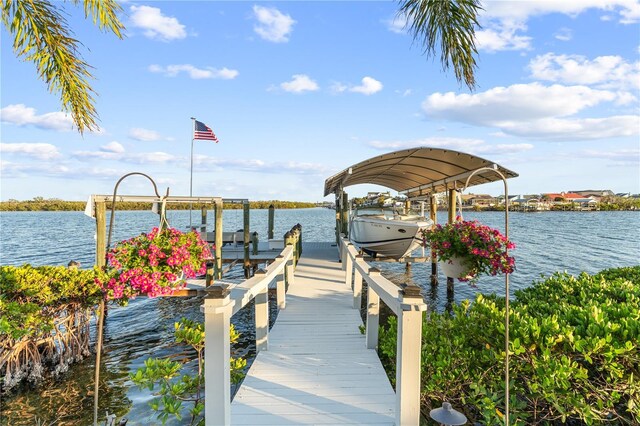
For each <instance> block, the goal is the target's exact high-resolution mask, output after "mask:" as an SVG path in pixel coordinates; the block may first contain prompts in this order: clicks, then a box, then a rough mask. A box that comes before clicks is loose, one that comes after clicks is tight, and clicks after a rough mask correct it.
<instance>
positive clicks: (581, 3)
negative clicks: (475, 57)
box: [482, 0, 640, 24]
mask: <svg viewBox="0 0 640 426" xmlns="http://www.w3.org/2000/svg"><path fill="white" fill-rule="evenodd" d="M483 7H484V9H485V11H484V12H483V13H482V15H483V16H486V17H489V18H495V19H500V20H517V21H520V22H524V21H526V20H528V19H529V18H531V17H534V16H542V15H547V14H550V13H562V14H565V15H569V16H577V15H579V14H580V13H582V12H584V11H586V10H588V9H598V10H601V11H604V12H607V13H611V12H617V13H618V15H619V22H620V23H622V24H631V23H634V22H638V20H640V3H638V1H637V0H564V1H517V2H513V1H510V2H507V1H485V2H483Z"/></svg>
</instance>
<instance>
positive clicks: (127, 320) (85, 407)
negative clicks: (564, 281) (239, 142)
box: [0, 208, 640, 425]
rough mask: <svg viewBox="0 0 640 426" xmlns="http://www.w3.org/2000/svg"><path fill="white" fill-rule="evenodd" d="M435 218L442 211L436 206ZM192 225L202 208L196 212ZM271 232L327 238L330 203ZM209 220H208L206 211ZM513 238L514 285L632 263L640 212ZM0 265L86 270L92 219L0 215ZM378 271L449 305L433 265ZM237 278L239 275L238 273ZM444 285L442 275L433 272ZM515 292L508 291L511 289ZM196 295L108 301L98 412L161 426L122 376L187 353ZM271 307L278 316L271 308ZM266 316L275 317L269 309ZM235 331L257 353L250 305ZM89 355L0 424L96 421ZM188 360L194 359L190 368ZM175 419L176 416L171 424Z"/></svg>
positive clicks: (22, 392) (530, 217) (528, 220)
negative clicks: (178, 340)
mask: <svg viewBox="0 0 640 426" xmlns="http://www.w3.org/2000/svg"><path fill="white" fill-rule="evenodd" d="M438 216H439V219H441V221H443V220H445V218H446V214H445V213H444V212H439V213H438ZM267 217H268V212H267V210H253V211H251V230H252V231H257V232H258V233H259V235H260V238H261V239H264V238H265V236H266V233H267ZM464 218H465V219H467V220H470V219H478V220H479V221H481V222H482V223H484V224H487V225H489V226H491V227H496V228H498V229H500V230H502V231H503V230H504V213H499V212H480V213H472V212H468V213H465V214H464ZM168 219H169V222H170V223H171V225H172V226H175V227H177V228H181V229H185V228H186V227H187V226H188V225H189V212H188V211H175V212H173V211H170V212H168ZM193 219H194V223H195V222H198V221H199V219H200V212H194V213H193ZM275 219H276V220H275V235H276V236H282V235H284V233H285V232H286V231H288V230H289V229H290V228H291V227H292V226H293V225H295V224H296V223H300V224H301V225H302V227H303V240H304V241H310V242H312V241H315V242H322V241H333V240H334V238H335V237H334V226H335V211H333V210H328V209H322V208H317V209H300V210H278V211H276V216H275ZM208 222H209V223H213V213H212V212H209V216H208ZM157 224H158V216H157V215H155V214H154V213H152V212H144V211H137V212H117V213H116V217H115V227H114V236H113V240H114V241H118V240H121V239H124V238H129V237H131V236H134V235H137V234H139V233H140V232H145V231H148V230H149V229H150V228H151V227H153V226H157ZM509 226H510V229H509V234H510V238H511V239H512V240H513V241H514V242H515V243H516V245H517V248H516V250H514V251H513V252H512V253H511V254H513V255H514V256H515V257H516V265H517V270H516V272H515V273H514V274H513V275H512V276H511V280H510V284H511V289H512V291H515V290H517V289H520V288H524V287H527V286H529V285H531V283H532V282H533V281H535V280H538V279H540V277H541V276H549V275H551V274H552V273H554V272H556V271H567V272H569V273H573V274H578V273H580V272H582V271H585V272H588V273H595V272H598V271H600V270H602V269H605V268H610V267H618V266H631V265H636V264H638V263H640V262H639V259H640V213H638V212H544V213H511V214H510V224H509ZM241 228H242V211H241V210H233V211H231V210H227V211H225V212H224V230H225V231H235V230H237V229H241ZM0 235H1V236H2V238H1V239H0V264H2V265H20V264H23V263H30V264H32V265H66V264H67V263H68V262H69V261H70V260H72V259H73V260H77V261H80V262H81V264H82V267H90V266H91V265H92V264H93V262H94V259H95V239H94V235H95V221H94V220H93V219H91V218H88V217H86V216H84V215H83V214H82V213H79V212H15V213H14V212H1V213H0ZM376 265H377V266H379V267H380V268H381V269H383V274H384V275H385V276H387V277H388V278H389V279H391V280H392V281H394V282H396V283H402V282H413V283H415V284H417V285H420V286H421V287H423V288H424V294H425V296H427V301H428V303H429V304H430V305H431V307H432V308H434V309H439V310H441V309H444V307H445V305H446V303H447V297H446V285H439V286H438V287H437V288H436V289H435V290H434V291H432V289H431V286H430V285H429V275H430V271H431V265H430V264H415V265H413V267H412V270H411V271H410V272H409V273H407V272H406V271H405V267H404V265H403V264H391V263H378V264H376ZM235 274H236V275H239V274H241V272H239V271H237V272H235ZM440 279H441V282H443V281H444V277H440ZM478 291H481V292H484V293H492V292H495V293H497V294H500V295H503V294H504V278H502V277H482V278H481V279H480V281H479V283H478V287H477V288H472V287H470V286H469V285H467V284H463V283H456V286H455V300H456V301H459V300H462V299H468V298H473V297H474V294H475V293H476V292H478ZM512 294H513V293H512ZM200 304H201V300H200V299H199V298H172V299H146V298H140V299H136V300H134V301H133V302H132V303H131V304H130V305H129V306H127V307H125V308H120V307H113V308H111V309H110V311H109V316H108V319H107V321H106V326H105V338H104V339H105V340H104V342H105V346H104V348H105V353H104V356H103V361H102V362H103V364H102V366H101V382H102V385H101V391H100V414H101V416H104V412H105V411H109V412H110V413H116V414H117V415H118V417H119V418H120V417H122V416H125V415H126V416H127V417H128V418H129V419H130V420H129V425H142V424H153V423H155V424H159V422H158V421H156V420H155V418H154V416H153V413H152V412H151V410H150V409H149V408H148V405H147V403H148V401H149V400H150V399H151V398H152V395H151V394H150V392H148V391H146V390H145V391H141V390H139V389H137V388H136V387H134V386H133V385H132V383H131V382H130V381H129V379H128V374H129V373H131V372H135V371H136V370H137V369H138V368H139V367H141V366H142V365H143V362H144V360H145V359H147V358H148V357H150V356H154V357H165V356H171V357H174V358H177V359H188V360H192V359H193V354H192V353H189V352H188V351H185V350H184V348H183V347H181V346H176V345H174V344H173V339H172V335H173V323H174V322H175V321H178V320H179V319H180V318H182V317H187V318H190V319H194V320H202V314H200V310H199V306H200ZM272 313H275V312H274V311H272ZM272 318H273V315H272ZM233 323H234V324H235V326H236V328H237V329H238V330H239V331H240V332H241V333H242V337H241V340H242V341H241V342H240V344H239V345H237V346H236V348H235V350H236V351H237V352H238V355H241V356H246V357H248V358H249V359H251V358H252V357H253V356H254V348H253V347H252V340H253V339H254V334H253V333H254V331H253V329H252V324H253V308H252V306H249V307H248V309H244V310H243V311H241V312H239V313H238V314H237V315H236V316H234V318H233ZM94 362H95V358H94V357H90V358H88V359H86V360H84V361H83V362H80V363H78V364H76V365H74V366H72V367H71V368H70V370H69V371H68V372H67V373H66V374H64V375H63V376H62V377H61V379H59V380H56V381H54V380H48V381H47V382H45V383H44V384H42V385H40V386H39V387H37V388H30V387H28V386H24V387H22V388H21V389H19V390H18V391H15V392H13V393H12V394H10V395H4V396H3V398H2V413H1V416H0V419H1V420H0V423H1V424H2V425H32V424H35V423H36V422H38V421H40V422H41V423H40V424H47V425H48V424H56V425H89V424H91V423H92V420H93V395H92V392H93V368H94ZM194 367H195V365H194V363H193V361H191V362H190V363H189V364H188V369H191V370H192V369H193V368H194ZM173 424H177V423H175V422H174V423H173Z"/></svg>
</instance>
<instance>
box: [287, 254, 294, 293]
mask: <svg viewBox="0 0 640 426" xmlns="http://www.w3.org/2000/svg"><path fill="white" fill-rule="evenodd" d="M294 268H295V265H294V263H293V260H292V259H289V260H288V261H287V268H286V269H287V287H290V286H292V285H293V283H294V282H295V280H296V278H295V275H294V273H295V271H294Z"/></svg>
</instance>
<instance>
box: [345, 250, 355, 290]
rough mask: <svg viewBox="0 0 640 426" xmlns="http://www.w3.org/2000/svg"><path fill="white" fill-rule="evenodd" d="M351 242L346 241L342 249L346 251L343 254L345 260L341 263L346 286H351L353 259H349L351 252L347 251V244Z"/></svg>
mask: <svg viewBox="0 0 640 426" xmlns="http://www.w3.org/2000/svg"><path fill="white" fill-rule="evenodd" d="M350 245H351V244H349V243H347V244H346V245H345V248H344V251H345V253H346V255H345V262H344V263H343V265H344V283H345V285H346V286H347V287H349V288H352V285H353V259H351V253H349V246H350Z"/></svg>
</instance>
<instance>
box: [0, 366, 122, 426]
mask: <svg viewBox="0 0 640 426" xmlns="http://www.w3.org/2000/svg"><path fill="white" fill-rule="evenodd" d="M94 366H95V357H92V358H90V359H88V360H87V361H86V362H83V363H80V364H76V365H73V366H71V367H70V368H69V371H68V372H67V373H65V375H64V376H63V377H62V378H61V379H60V380H53V379H47V380H46V381H45V382H43V383H41V384H40V385H39V386H38V387H33V386H29V385H22V386H21V387H19V388H16V389H15V390H13V391H12V393H11V394H9V395H4V396H3V398H2V416H1V421H0V424H2V425H7V426H9V425H11V426H13V425H17V426H19V425H25V426H26V425H29V426H32V425H34V424H41V425H60V426H65V425H89V424H92V423H93V371H94ZM127 382H128V371H127V370H126V369H119V368H108V367H107V365H106V363H103V365H102V377H101V381H100V395H99V398H100V401H99V404H100V407H101V409H102V410H107V411H109V413H115V414H116V415H117V416H118V417H119V418H120V417H122V416H125V415H126V414H127V413H128V412H129V410H130V409H131V407H132V401H131V400H130V399H129V398H128V397H127V390H128V385H127Z"/></svg>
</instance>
